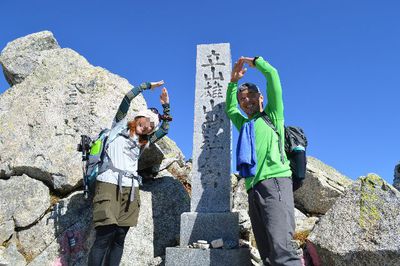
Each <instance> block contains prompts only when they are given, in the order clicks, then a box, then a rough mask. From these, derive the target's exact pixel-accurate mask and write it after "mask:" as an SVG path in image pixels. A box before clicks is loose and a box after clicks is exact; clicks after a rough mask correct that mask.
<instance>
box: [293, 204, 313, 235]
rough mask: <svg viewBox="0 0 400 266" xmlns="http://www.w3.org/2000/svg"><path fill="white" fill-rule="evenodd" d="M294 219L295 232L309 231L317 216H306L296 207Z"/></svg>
mask: <svg viewBox="0 0 400 266" xmlns="http://www.w3.org/2000/svg"><path fill="white" fill-rule="evenodd" d="M294 219H295V222H296V232H305V233H309V232H311V231H312V230H313V229H314V226H315V224H316V223H317V222H318V221H319V218H318V217H312V216H311V217H308V216H306V215H305V214H304V213H302V212H301V211H299V210H298V209H296V208H295V209H294Z"/></svg>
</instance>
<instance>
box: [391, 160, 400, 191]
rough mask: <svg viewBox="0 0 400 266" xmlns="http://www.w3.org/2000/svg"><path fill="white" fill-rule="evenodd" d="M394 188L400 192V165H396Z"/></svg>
mask: <svg viewBox="0 0 400 266" xmlns="http://www.w3.org/2000/svg"><path fill="white" fill-rule="evenodd" d="M393 186H394V187H395V188H396V189H397V190H398V191H400V163H398V164H397V165H396V167H395V168H394V180H393Z"/></svg>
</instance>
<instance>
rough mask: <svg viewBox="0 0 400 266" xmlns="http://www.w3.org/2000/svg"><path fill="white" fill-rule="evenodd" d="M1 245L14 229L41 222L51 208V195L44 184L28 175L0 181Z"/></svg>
mask: <svg viewBox="0 0 400 266" xmlns="http://www.w3.org/2000/svg"><path fill="white" fill-rule="evenodd" d="M0 191H1V197H0V231H1V233H0V236H1V239H0V243H2V242H3V241H5V240H6V239H8V238H9V237H10V236H11V234H12V233H13V232H14V227H26V226H28V225H31V224H33V223H34V222H35V221H37V220H39V218H40V217H41V216H43V215H44V214H45V211H46V210H47V209H48V208H49V207H50V193H49V189H48V187H46V186H45V185H44V184H43V183H42V182H40V181H37V180H35V179H32V178H30V177H28V176H26V175H22V176H12V177H11V178H10V179H7V180H1V179H0Z"/></svg>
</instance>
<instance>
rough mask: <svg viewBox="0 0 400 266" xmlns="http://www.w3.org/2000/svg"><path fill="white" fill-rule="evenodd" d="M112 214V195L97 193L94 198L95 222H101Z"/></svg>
mask: <svg viewBox="0 0 400 266" xmlns="http://www.w3.org/2000/svg"><path fill="white" fill-rule="evenodd" d="M110 216H111V195H110V194H96V195H95V197H94V199H93V222H95V223H96V222H101V221H104V220H106V219H107V218H110Z"/></svg>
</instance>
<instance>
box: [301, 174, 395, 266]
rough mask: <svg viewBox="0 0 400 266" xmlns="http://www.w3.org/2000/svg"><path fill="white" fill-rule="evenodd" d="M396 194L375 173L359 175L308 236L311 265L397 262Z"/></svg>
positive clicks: (388, 263) (393, 263)
mask: <svg viewBox="0 0 400 266" xmlns="http://www.w3.org/2000/svg"><path fill="white" fill-rule="evenodd" d="M399 206H400V193H399V192H398V191H397V190H396V189H394V188H393V187H392V186H390V185H388V184H387V183H386V182H385V181H384V180H382V179H381V178H380V177H379V176H377V175H375V174H369V175H368V176H366V177H361V178H359V179H358V180H357V181H356V182H355V183H354V184H353V185H352V186H351V187H350V189H349V190H347V192H346V193H345V194H344V195H343V196H342V197H341V198H340V199H339V200H337V201H336V203H335V204H334V206H332V208H331V209H330V210H329V211H328V212H327V213H326V215H325V216H323V217H322V218H321V221H320V222H319V223H318V224H317V225H316V227H315V229H314V230H313V232H312V233H311V235H310V236H309V238H308V241H309V242H308V249H309V250H310V251H311V253H312V254H313V262H314V264H315V265H399V264H398V263H399V261H400V208H399Z"/></svg>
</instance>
